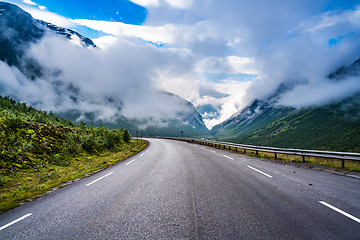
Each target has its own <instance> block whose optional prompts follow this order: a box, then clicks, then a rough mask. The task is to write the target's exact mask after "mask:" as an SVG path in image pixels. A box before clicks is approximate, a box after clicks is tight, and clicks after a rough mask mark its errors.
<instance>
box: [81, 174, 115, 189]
mask: <svg viewBox="0 0 360 240" xmlns="http://www.w3.org/2000/svg"><path fill="white" fill-rule="evenodd" d="M111 174H112V172H111V173H108V174H106V175H104V176H102V177H100V178H98V179H96V180H95V181H92V182H91V183H88V184H86V186H90V185H91V184H94V183H96V182H97V181H99V180H101V179H103V178H105V177H107V176H109V175H111Z"/></svg>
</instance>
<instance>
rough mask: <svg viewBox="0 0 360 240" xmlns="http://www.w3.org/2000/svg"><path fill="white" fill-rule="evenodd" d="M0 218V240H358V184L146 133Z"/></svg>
mask: <svg viewBox="0 0 360 240" xmlns="http://www.w3.org/2000/svg"><path fill="white" fill-rule="evenodd" d="M149 141H150V145H149V147H148V148H147V149H145V150H144V151H143V152H141V153H140V154H138V155H136V156H133V157H131V158H129V159H127V160H126V161H123V162H121V163H119V164H117V165H115V166H113V167H110V168H108V169H106V170H104V171H102V172H99V173H97V174H95V175H93V176H91V177H88V178H85V179H82V180H80V181H78V182H76V183H74V184H71V185H70V186H68V187H65V188H62V189H60V190H57V191H55V192H53V193H51V194H48V195H46V196H44V197H42V198H39V199H37V200H35V201H33V202H29V203H27V204H24V205H22V206H20V207H18V208H16V209H13V210H10V211H8V212H6V213H3V214H1V215H0V229H1V230H0V239H360V220H359V218H360V180H359V179H355V178H351V177H346V176H339V175H335V174H332V173H328V172H322V171H316V170H311V169H302V168H296V167H293V166H287V165H281V164H275V163H272V162H267V161H261V160H258V159H256V158H253V157H249V156H244V155H240V154H235V153H231V152H229V151H225V150H219V149H214V148H210V147H205V146H200V145H194V144H190V143H185V142H178V141H172V140H162V139H149Z"/></svg>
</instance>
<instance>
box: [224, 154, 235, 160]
mask: <svg viewBox="0 0 360 240" xmlns="http://www.w3.org/2000/svg"><path fill="white" fill-rule="evenodd" d="M223 156H224V157H226V158H228V159H231V160H234V159H233V158H232V157H229V156H226V155H223Z"/></svg>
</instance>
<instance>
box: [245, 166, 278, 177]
mask: <svg viewBox="0 0 360 240" xmlns="http://www.w3.org/2000/svg"><path fill="white" fill-rule="evenodd" d="M247 167H248V168H250V169H252V170H254V171H257V172H258V173H261V174H263V175H265V176H267V177H269V178H272V176H270V175H269V174H266V173H264V172H262V171H260V170H259V169H256V168H254V167H251V166H247Z"/></svg>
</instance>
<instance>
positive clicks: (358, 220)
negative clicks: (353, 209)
mask: <svg viewBox="0 0 360 240" xmlns="http://www.w3.org/2000/svg"><path fill="white" fill-rule="evenodd" d="M319 203H321V204H323V205H325V206H327V207H328V208H331V209H332V210H334V211H337V212H338V213H341V214H342V215H344V216H346V217H348V218H350V219H352V220H354V221H355V222H358V223H360V219H359V218H357V217H354V216H353V215H351V214H349V213H347V212H344V211H343V210H340V209H338V208H336V207H334V206H332V205H330V204H328V203H326V202H324V201H319Z"/></svg>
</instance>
